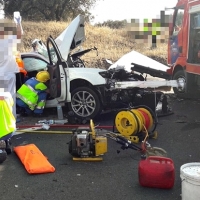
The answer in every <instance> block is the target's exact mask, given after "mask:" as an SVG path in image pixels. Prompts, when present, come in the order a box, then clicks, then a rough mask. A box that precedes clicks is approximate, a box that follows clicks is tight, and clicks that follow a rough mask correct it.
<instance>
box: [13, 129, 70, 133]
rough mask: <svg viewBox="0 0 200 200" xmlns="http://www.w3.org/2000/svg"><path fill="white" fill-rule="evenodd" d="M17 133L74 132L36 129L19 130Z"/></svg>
mask: <svg viewBox="0 0 200 200" xmlns="http://www.w3.org/2000/svg"><path fill="white" fill-rule="evenodd" d="M16 132H17V133H47V134H50V133H57V134H72V131H38V130H37V131H35V130H27V131H26V130H17V131H16Z"/></svg>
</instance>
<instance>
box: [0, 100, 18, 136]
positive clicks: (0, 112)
mask: <svg viewBox="0 0 200 200" xmlns="http://www.w3.org/2000/svg"><path fill="white" fill-rule="evenodd" d="M12 106H13V101H10V100H9V99H6V98H5V99H0V138H2V137H4V136H6V135H8V134H10V133H12V132H13V131H15V129H16V125H15V124H16V119H15V117H14V115H13V113H12Z"/></svg>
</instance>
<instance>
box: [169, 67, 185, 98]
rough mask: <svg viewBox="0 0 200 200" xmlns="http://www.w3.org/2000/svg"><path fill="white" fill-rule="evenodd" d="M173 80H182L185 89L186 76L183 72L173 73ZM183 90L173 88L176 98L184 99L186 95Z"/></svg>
mask: <svg viewBox="0 0 200 200" xmlns="http://www.w3.org/2000/svg"><path fill="white" fill-rule="evenodd" d="M173 80H183V81H184V82H185V88H186V76H185V73H184V71H183V70H179V71H177V72H175V74H174V76H173ZM185 88H184V89H178V88H175V87H174V88H173V91H174V93H175V94H176V95H177V97H181V98H184V97H185V98H186V97H187V96H188V94H187V93H186V90H185Z"/></svg>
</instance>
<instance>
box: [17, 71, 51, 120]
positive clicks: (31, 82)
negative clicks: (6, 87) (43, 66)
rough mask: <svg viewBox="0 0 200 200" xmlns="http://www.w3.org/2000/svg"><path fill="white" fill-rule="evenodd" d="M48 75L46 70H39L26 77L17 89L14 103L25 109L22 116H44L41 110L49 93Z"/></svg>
mask: <svg viewBox="0 0 200 200" xmlns="http://www.w3.org/2000/svg"><path fill="white" fill-rule="evenodd" d="M49 79H50V75H49V73H48V72H47V71H40V72H38V73H37V74H36V77H32V78H30V79H28V80H27V81H26V82H25V83H24V84H23V85H22V86H21V87H20V88H19V90H18V91H17V99H16V103H17V105H18V106H19V107H21V108H24V109H25V113H24V116H30V115H31V114H32V113H33V116H34V117H44V114H43V110H44V107H45V103H46V97H47V94H48V93H49V89H48V88H47V85H46V84H47V81H48V80H49Z"/></svg>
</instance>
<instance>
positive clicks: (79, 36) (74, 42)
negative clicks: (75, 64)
mask: <svg viewBox="0 0 200 200" xmlns="http://www.w3.org/2000/svg"><path fill="white" fill-rule="evenodd" d="M84 21H85V20H84V17H83V16H82V15H78V16H77V17H76V18H75V19H74V20H73V21H72V22H71V23H70V24H69V26H68V27H67V28H66V29H65V30H64V31H63V32H62V33H61V34H60V35H59V36H58V37H57V38H56V39H55V42H56V44H57V46H58V48H59V50H60V53H61V55H62V58H63V59H65V60H67V57H68V54H69V52H70V50H73V49H75V48H76V47H77V46H79V45H81V44H82V43H83V42H84V41H85V28H84Z"/></svg>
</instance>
